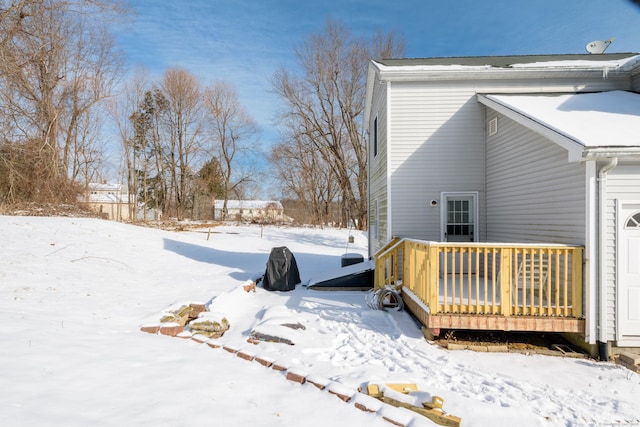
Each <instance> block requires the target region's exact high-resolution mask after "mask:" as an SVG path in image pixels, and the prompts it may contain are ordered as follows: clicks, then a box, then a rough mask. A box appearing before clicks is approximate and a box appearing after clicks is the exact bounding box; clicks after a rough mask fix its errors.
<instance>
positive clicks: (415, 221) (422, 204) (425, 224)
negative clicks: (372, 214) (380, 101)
mask: <svg viewBox="0 0 640 427" xmlns="http://www.w3.org/2000/svg"><path fill="white" fill-rule="evenodd" d="M390 92H391V93H390V94H389V96H390V105H391V107H390V109H391V113H390V117H389V120H390V123H391V128H392V142H391V146H392V150H391V154H390V159H389V168H390V172H391V183H392V184H391V204H392V206H393V213H392V221H393V234H394V235H397V236H403V237H412V238H416V239H424V240H434V241H439V240H440V206H439V205H438V206H437V207H432V206H430V204H429V202H430V201H431V200H437V201H438V202H439V201H440V193H441V192H442V191H477V192H479V193H480V201H479V203H480V206H482V205H483V202H482V197H483V196H482V195H483V194H484V184H483V182H484V147H483V145H484V140H483V135H482V132H481V130H482V128H483V125H482V121H483V116H482V109H481V107H480V105H479V104H478V103H477V102H476V100H475V91H473V88H471V87H467V88H464V87H449V88H447V87H438V86H436V87H433V86H430V85H428V84H421V83H392V85H391V91H390ZM479 228H480V232H482V231H481V230H482V229H483V228H484V227H482V226H481V225H479ZM480 238H482V237H481V236H480Z"/></svg>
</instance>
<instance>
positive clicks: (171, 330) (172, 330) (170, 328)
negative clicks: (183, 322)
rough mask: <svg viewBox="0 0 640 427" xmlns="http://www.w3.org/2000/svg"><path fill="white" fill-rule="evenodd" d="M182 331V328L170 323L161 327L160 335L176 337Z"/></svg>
mask: <svg viewBox="0 0 640 427" xmlns="http://www.w3.org/2000/svg"><path fill="white" fill-rule="evenodd" d="M182 331H184V327H182V326H180V325H178V324H175V323H172V324H169V325H162V326H161V327H160V333H161V334H162V335H167V336H170V337H175V336H176V335H178V334H179V333H180V332H182Z"/></svg>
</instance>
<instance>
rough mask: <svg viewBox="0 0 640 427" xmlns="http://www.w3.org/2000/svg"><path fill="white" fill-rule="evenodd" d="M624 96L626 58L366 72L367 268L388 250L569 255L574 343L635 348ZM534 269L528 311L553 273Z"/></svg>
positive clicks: (444, 64) (636, 105)
mask: <svg viewBox="0 0 640 427" xmlns="http://www.w3.org/2000/svg"><path fill="white" fill-rule="evenodd" d="M638 92H640V56H638V54H602V55H542V56H506V57H464V58H426V59H390V60H375V61H371V63H370V65H369V70H368V76H367V92H366V109H365V117H364V123H365V126H366V128H367V129H368V132H369V208H370V209H369V224H370V226H369V254H370V255H371V256H374V255H376V253H379V251H380V249H381V248H383V247H385V245H388V244H389V242H390V241H392V238H394V237H404V238H411V239H419V240H422V241H431V242H447V244H449V245H455V242H468V243H465V244H461V245H462V246H464V245H476V246H478V245H480V244H481V242H484V243H485V246H486V242H501V243H510V244H533V243H543V244H567V245H576V246H579V247H581V248H583V249H581V250H582V256H583V259H582V262H583V268H582V283H578V287H577V288H573V289H574V293H576V294H577V293H578V292H582V295H581V298H582V300H581V301H580V300H577V301H579V302H578V303H579V304H581V305H582V307H579V310H578V311H577V313H583V314H579V315H578V318H579V319H578V320H580V322H582V323H578V324H579V325H580V326H579V331H577V332H578V333H579V335H581V336H582V337H583V338H582V340H583V343H584V342H586V343H588V344H591V345H592V347H593V345H595V344H596V343H598V344H600V345H601V346H602V344H607V345H608V346H609V347H611V346H612V345H613V346H619V347H625V346H626V347H629V346H631V347H640V94H638ZM469 242H470V243H469ZM541 253H542V252H541ZM578 253H579V252H578ZM380 256H383V255H380ZM398 256H399V255H398ZM403 256H404V259H407V260H409V254H404V255H403ZM469 258H470V256H469ZM463 259H465V260H466V259H467V258H463ZM514 259H515V258H514ZM537 259H540V261H539V264H536V268H538V267H539V268H540V269H544V270H545V271H546V272H545V273H544V280H545V282H544V283H545V284H543V285H542V286H541V287H537V288H536V290H535V292H536V294H535V296H536V297H538V295H539V296H540V299H542V298H546V297H544V296H543V293H542V292H543V291H542V290H540V289H543V287H544V286H547V285H546V284H547V283H551V282H550V281H546V280H551V279H547V275H549V276H551V275H553V274H554V273H555V272H556V269H555V267H547V265H546V264H544V265H543V262H544V263H546V262H547V256H546V255H545V256H544V259H543V256H539V257H538V258H537ZM395 262H398V261H397V259H396V261H395ZM412 262H413V261H412ZM434 262H435V263H436V264H437V263H438V261H434ZM443 262H444V265H446V262H445V261H443V258H442V255H441V256H440V261H439V263H440V264H439V265H442V264H443ZM474 262H475V261H474ZM536 262H538V261H536ZM532 263H533V262H532ZM436 264H433V265H436ZM468 265H469V266H472V265H473V268H475V264H473V263H472V262H470V261H469V264H468ZM505 265H507V264H506V263H505ZM579 265H580V264H578V266H579ZM411 268H413V267H411ZM513 268H515V266H514V267H513ZM391 270H393V269H391ZM411 271H413V270H411ZM439 271H440V272H442V271H443V270H442V269H440V270H439ZM579 273H580V271H576V270H573V273H571V272H569V273H567V277H568V279H566V278H565V281H570V280H572V278H573V277H579V276H580V274H579ZM376 274H382V272H378V271H377V269H376ZM384 274H388V272H387V271H386V270H385V272H384ZM415 274H418V273H415ZM497 274H498V273H496V275H497ZM531 274H534V273H531ZM514 275H517V273H514ZM405 276H406V275H405ZM504 277H506V276H502V278H504ZM403 279H404V283H408V282H409V281H410V280H413V279H412V278H409V277H404V278H403ZM376 280H378V279H376ZM554 280H555V279H554ZM517 281H518V279H517V278H515V276H514V279H513V283H515V282H517ZM469 283H471V282H469ZM512 286H515V285H513V284H512ZM478 289H479V288H478ZM548 289H549V290H551V286H550V285H549V288H548ZM471 291H472V289H471V284H470V285H469V293H471ZM465 292H466V291H465ZM508 292H511V293H508ZM518 292H519V290H518V289H516V288H515V287H512V288H511V290H510V291H507V293H503V295H502V296H503V297H505V295H506V296H509V297H510V298H513V295H514V294H516V293H518ZM538 292H540V293H539V294H538ZM570 293H571V291H569V294H570ZM434 295H436V294H434ZM437 296H438V295H436V296H434V297H433V298H434V299H433V300H432V301H436V299H437V298H436V297H437ZM454 296H455V291H454ZM531 296H532V297H533V296H534V290H533V288H532V290H531ZM444 297H445V298H446V297H447V294H446V292H445V295H444ZM569 297H571V295H569ZM439 298H442V295H440V296H439ZM460 298H462V297H460ZM423 304H424V303H423ZM427 305H428V304H427ZM548 308H549V310H552V305H549V306H548ZM570 308H571V307H570ZM575 308H576V307H573V309H575ZM457 310H458V311H460V307H458V308H457ZM436 311H438V310H436V309H435V308H434V307H426V308H425V312H426V314H425V319H426V320H425V321H423V323H429V322H432V325H436V326H434V327H433V329H434V330H436V331H437V329H438V326H437V325H440V324H441V323H438V322H439V320H438V319H436V318H435V317H434V316H436V314H437V313H436ZM454 311H455V310H454ZM480 311H481V310H478V309H477V308H476V311H475V313H476V314H478V313H480ZM507 315H509V314H507ZM521 317H523V318H524V317H526V316H521ZM463 320H464V319H463ZM498 320H500V319H498ZM533 320H536V319H533ZM462 324H466V325H468V324H470V323H469V322H467V323H464V322H463V323H462ZM531 324H533V323H531ZM426 326H427V327H430V325H428V324H427V325H426ZM486 328H487V327H485V329H486ZM479 329H482V328H479ZM489 329H490V328H489ZM533 329H534V330H536V328H533ZM529 330H531V329H529Z"/></svg>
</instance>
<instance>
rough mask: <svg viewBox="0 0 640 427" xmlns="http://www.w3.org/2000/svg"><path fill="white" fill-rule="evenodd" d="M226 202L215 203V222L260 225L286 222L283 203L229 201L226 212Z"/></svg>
mask: <svg viewBox="0 0 640 427" xmlns="http://www.w3.org/2000/svg"><path fill="white" fill-rule="evenodd" d="M223 210H224V200H215V201H214V219H215V220H220V221H221V220H225V219H227V220H234V221H250V222H260V223H282V222H284V209H283V207H282V203H280V202H279V201H275V200H227V208H226V212H223Z"/></svg>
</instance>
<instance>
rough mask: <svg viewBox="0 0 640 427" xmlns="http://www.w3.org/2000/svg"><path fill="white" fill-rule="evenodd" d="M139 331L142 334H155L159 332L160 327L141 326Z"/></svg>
mask: <svg viewBox="0 0 640 427" xmlns="http://www.w3.org/2000/svg"><path fill="white" fill-rule="evenodd" d="M140 330H141V331H142V332H147V333H150V334H157V333H158V332H159V331H160V325H146V326H141V327H140Z"/></svg>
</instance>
